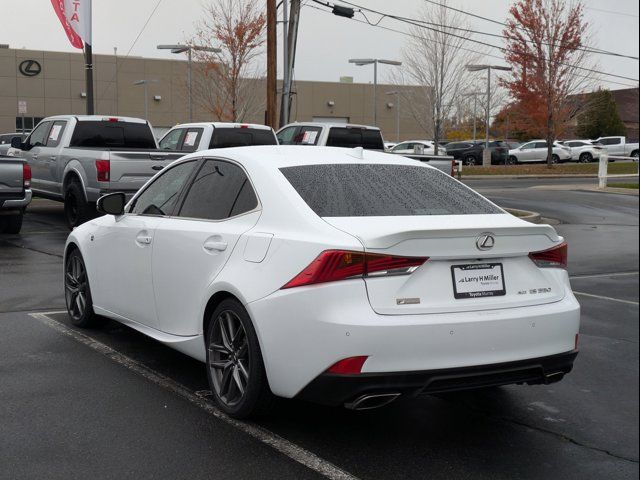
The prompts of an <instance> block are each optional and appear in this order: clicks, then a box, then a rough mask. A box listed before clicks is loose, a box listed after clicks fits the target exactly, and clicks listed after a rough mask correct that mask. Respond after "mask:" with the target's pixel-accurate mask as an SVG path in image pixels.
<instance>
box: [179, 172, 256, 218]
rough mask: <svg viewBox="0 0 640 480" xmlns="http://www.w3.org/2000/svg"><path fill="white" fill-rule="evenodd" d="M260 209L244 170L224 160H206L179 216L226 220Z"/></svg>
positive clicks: (190, 188)
mask: <svg viewBox="0 0 640 480" xmlns="http://www.w3.org/2000/svg"><path fill="white" fill-rule="evenodd" d="M257 206H258V198H257V197H256V194H255V192H254V191H253V187H252V186H251V182H249V179H248V178H247V176H246V175H245V173H244V171H243V170H242V168H240V167H239V166H237V165H234V164H233V163H229V162H224V161H221V160H207V161H205V162H204V164H203V165H202V167H201V168H200V171H199V172H198V174H197V175H196V177H195V179H194V180H193V183H192V184H191V186H190V187H189V191H188V193H187V194H186V195H185V198H184V202H183V203H182V208H181V209H180V213H179V216H180V217H186V218H201V219H204V220H224V219H226V218H230V217H234V216H236V215H241V214H243V213H246V212H249V211H251V210H253V209H255V208H256V207H257Z"/></svg>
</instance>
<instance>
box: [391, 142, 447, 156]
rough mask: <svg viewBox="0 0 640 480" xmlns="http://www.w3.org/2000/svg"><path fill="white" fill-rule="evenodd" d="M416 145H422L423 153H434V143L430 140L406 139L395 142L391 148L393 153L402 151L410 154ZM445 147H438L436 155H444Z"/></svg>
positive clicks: (445, 152) (413, 151)
mask: <svg viewBox="0 0 640 480" xmlns="http://www.w3.org/2000/svg"><path fill="white" fill-rule="evenodd" d="M417 146H422V147H423V148H424V154H425V155H434V154H435V143H434V142H432V141H431V140H408V141H406V142H402V143H399V144H397V145H396V146H395V147H393V148H392V149H391V152H393V153H402V154H412V153H415V149H416V147H417ZM446 154H447V149H446V148H445V147H443V146H440V147H438V155H446Z"/></svg>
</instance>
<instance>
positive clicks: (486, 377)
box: [296, 350, 578, 406]
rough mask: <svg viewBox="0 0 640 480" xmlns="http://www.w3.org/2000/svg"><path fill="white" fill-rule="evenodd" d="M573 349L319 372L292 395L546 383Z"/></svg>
mask: <svg viewBox="0 0 640 480" xmlns="http://www.w3.org/2000/svg"><path fill="white" fill-rule="evenodd" d="M577 355H578V351H577V350H572V351H570V352H566V353H561V354H558V355H550V356H547V357H541V358H532V359H528V360H520V361H515V362H505V363H496V364H491V365H480V366H473V367H463V368H446V369H438V370H425V371H418V372H396V373H365V374H361V375H333V374H327V373H323V374H321V375H319V376H318V377H316V379H315V380H313V381H312V382H311V383H310V384H309V385H307V386H306V387H305V388H304V389H303V390H302V391H301V392H300V393H299V394H298V395H297V396H296V398H299V399H302V400H308V401H312V402H315V403H321V404H323V405H331V406H338V405H344V404H348V403H351V402H353V401H354V400H356V399H358V398H360V397H363V396H365V395H383V394H400V395H402V396H403V397H406V396H409V397H416V396H421V395H430V394H434V393H443V392H453V391H459V390H470V389H474V388H483V387H491V386H499V385H509V384H514V383H519V384H521V383H526V384H529V385H532V384H549V383H554V382H557V381H560V380H562V378H563V377H564V376H565V375H566V374H567V373H569V372H570V371H571V369H572V368H573V362H574V360H575V358H576V356H577Z"/></svg>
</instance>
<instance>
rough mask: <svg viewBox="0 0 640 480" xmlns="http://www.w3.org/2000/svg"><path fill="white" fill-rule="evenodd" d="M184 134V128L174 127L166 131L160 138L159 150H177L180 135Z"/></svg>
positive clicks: (180, 138)
mask: <svg viewBox="0 0 640 480" xmlns="http://www.w3.org/2000/svg"><path fill="white" fill-rule="evenodd" d="M183 134H184V128H176V129H175V130H171V131H170V132H169V133H167V134H166V135H165V136H164V137H162V140H160V145H159V146H160V149H161V150H178V148H179V146H180V141H181V140H182V135H183Z"/></svg>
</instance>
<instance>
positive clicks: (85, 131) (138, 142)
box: [70, 121, 156, 149]
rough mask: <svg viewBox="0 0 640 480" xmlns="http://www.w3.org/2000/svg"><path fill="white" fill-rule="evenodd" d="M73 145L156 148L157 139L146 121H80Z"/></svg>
mask: <svg viewBox="0 0 640 480" xmlns="http://www.w3.org/2000/svg"><path fill="white" fill-rule="evenodd" d="M70 145H71V146H72V147H89V148H91V147H98V148H146V149H155V148H156V140H155V138H154V137H153V133H152V132H151V128H150V127H149V125H148V124H146V123H133V122H110V121H97V122H96V121H79V122H78V123H77V124H76V128H75V129H74V130H73V136H72V137H71V144H70Z"/></svg>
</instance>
